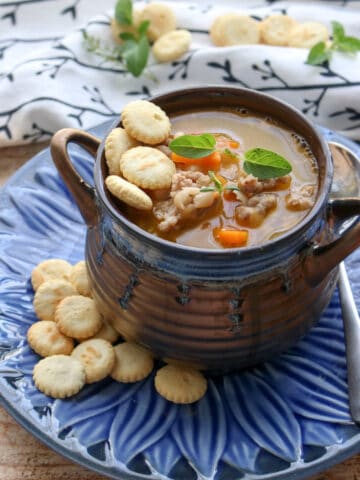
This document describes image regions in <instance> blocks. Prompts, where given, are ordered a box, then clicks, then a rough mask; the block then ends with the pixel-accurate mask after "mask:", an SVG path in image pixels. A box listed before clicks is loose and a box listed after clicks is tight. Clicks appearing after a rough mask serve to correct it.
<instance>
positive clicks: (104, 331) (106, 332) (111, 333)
mask: <svg viewBox="0 0 360 480" xmlns="http://www.w3.org/2000/svg"><path fill="white" fill-rule="evenodd" d="M119 337H120V334H119V332H118V331H117V330H115V328H114V327H113V326H112V325H110V323H109V322H106V321H103V325H102V327H101V328H100V330H99V331H98V332H96V333H95V335H93V336H92V337H91V338H102V339H103V340H107V341H108V342H110V343H115V342H116V341H117V340H118V339H119Z"/></svg>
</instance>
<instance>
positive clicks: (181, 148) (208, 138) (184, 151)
mask: <svg viewBox="0 0 360 480" xmlns="http://www.w3.org/2000/svg"><path fill="white" fill-rule="evenodd" d="M215 145H216V140H215V137H214V135H211V134H210V133H203V134H201V135H182V136H181V137H177V138H175V139H174V140H172V141H171V142H170V143H169V148H170V150H171V151H172V152H174V153H176V154H178V155H181V156H182V157H186V158H202V157H206V156H207V155H210V153H212V152H213V151H214V150H215Z"/></svg>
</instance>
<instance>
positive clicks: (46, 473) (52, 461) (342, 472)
mask: <svg viewBox="0 0 360 480" xmlns="http://www.w3.org/2000/svg"><path fill="white" fill-rule="evenodd" d="M46 146H47V143H46V142H45V143H42V144H36V145H27V146H21V147H12V148H3V149H0V185H2V184H4V183H5V181H6V180H7V178H8V177H9V176H10V175H11V174H12V173H13V172H15V171H16V170H17V169H18V168H19V167H21V165H23V164H24V163H25V162H26V161H27V160H28V159H29V158H31V157H33V156H34V155H35V154H36V153H37V152H38V151H39V150H42V149H43V148H45V147H46ZM106 478H107V477H104V476H103V475H99V474H97V473H93V472H91V471H89V470H87V469H85V468H83V467H80V466H78V465H76V464H74V463H73V462H71V461H70V460H67V459H65V458H63V457H62V456H60V455H58V454H57V453H55V452H53V451H52V450H50V449H49V448H48V447H47V446H45V445H43V444H42V443H40V442H39V441H38V440H37V439H35V438H34V437H33V436H32V435H30V434H29V433H28V432H27V431H25V430H24V429H23V428H22V427H20V426H19V425H18V424H17V423H16V422H15V421H14V420H13V419H12V418H11V417H10V416H9V415H8V414H7V413H6V411H5V410H4V409H2V408H1V407H0V479H1V480H105V479H106ZM183 480H187V479H185V478H184V479H183ZM309 480H360V454H359V455H356V456H354V457H352V458H350V459H348V460H347V461H345V462H343V463H340V464H338V465H336V466H334V467H333V468H331V469H330V470H327V471H325V472H323V473H321V474H319V475H315V476H314V477H311V478H310V479H309Z"/></svg>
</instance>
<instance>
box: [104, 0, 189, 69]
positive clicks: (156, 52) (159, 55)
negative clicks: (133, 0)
mask: <svg viewBox="0 0 360 480" xmlns="http://www.w3.org/2000/svg"><path fill="white" fill-rule="evenodd" d="M144 21H148V22H150V23H149V28H148V30H147V32H146V33H147V36H148V39H149V41H150V42H151V43H152V53H153V56H154V57H155V59H156V60H157V61H158V62H160V63H162V62H172V61H174V60H176V59H178V58H179V57H181V56H182V55H184V54H185V53H186V52H187V51H188V50H189V48H190V44H191V33H190V32H189V31H188V30H184V29H181V30H180V29H178V30H177V29H176V17H175V14H174V11H173V10H172V9H171V8H170V7H169V6H168V5H165V4H164V3H158V2H152V3H149V4H148V5H146V6H145V7H144V8H143V9H141V10H134V12H133V24H132V25H130V26H129V25H122V24H119V23H118V22H117V21H116V19H115V18H112V19H111V24H110V26H111V32H112V35H113V37H114V40H115V41H116V42H117V43H121V42H122V39H121V38H120V37H119V35H120V34H121V33H133V34H135V33H136V30H137V28H138V27H139V25H140V24H141V23H142V22H144Z"/></svg>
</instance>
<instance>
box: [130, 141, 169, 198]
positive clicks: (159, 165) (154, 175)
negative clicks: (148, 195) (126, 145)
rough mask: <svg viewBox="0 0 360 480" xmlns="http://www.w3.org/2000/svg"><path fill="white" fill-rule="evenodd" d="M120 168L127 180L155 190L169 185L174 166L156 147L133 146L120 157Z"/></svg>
mask: <svg viewBox="0 0 360 480" xmlns="http://www.w3.org/2000/svg"><path fill="white" fill-rule="evenodd" d="M121 170H122V173H123V175H124V177H125V178H126V179H127V180H128V181H129V182H131V183H134V184H135V185H137V186H138V187H141V188H146V189H149V190H156V189H159V188H169V187H170V185H171V181H172V177H173V175H174V174H175V172H176V167H175V163H174V162H173V161H172V160H171V159H170V158H169V157H168V156H167V155H165V153H163V152H161V151H160V150H159V149H157V148H152V147H135V148H131V149H130V150H128V151H127V152H125V153H124V155H123V156H122V157H121Z"/></svg>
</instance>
